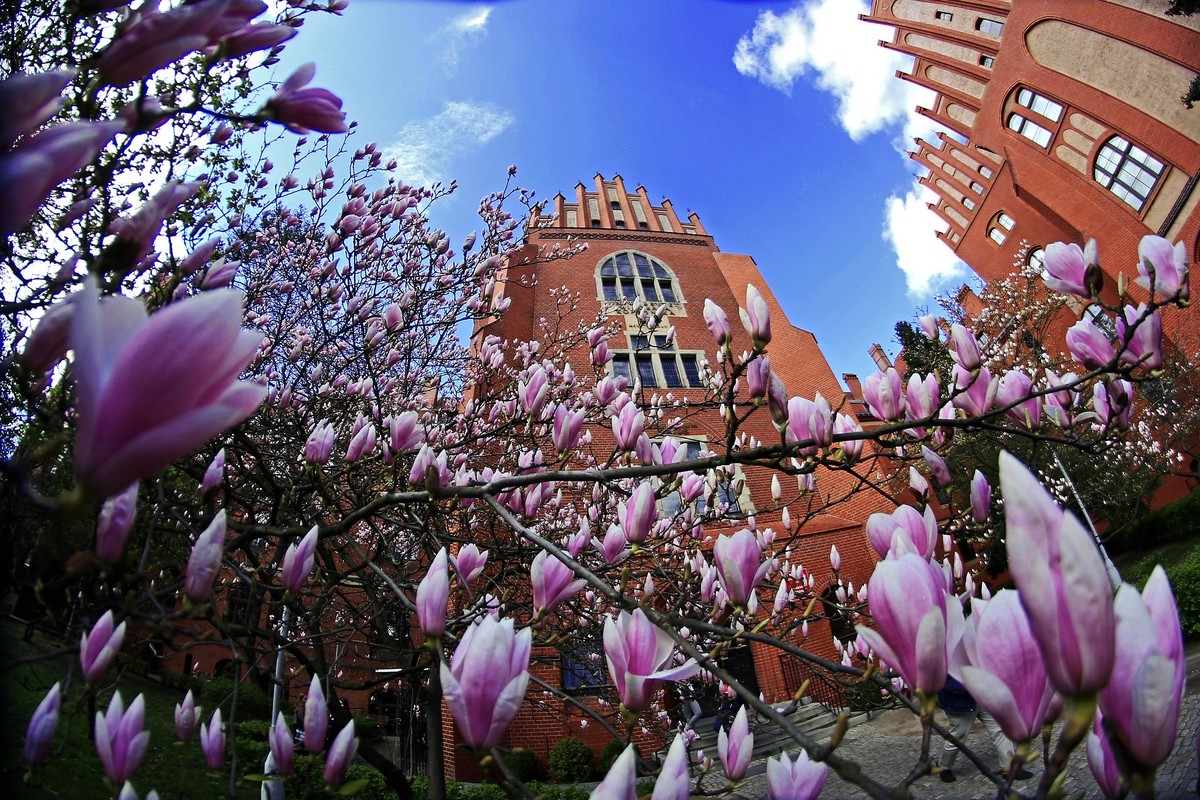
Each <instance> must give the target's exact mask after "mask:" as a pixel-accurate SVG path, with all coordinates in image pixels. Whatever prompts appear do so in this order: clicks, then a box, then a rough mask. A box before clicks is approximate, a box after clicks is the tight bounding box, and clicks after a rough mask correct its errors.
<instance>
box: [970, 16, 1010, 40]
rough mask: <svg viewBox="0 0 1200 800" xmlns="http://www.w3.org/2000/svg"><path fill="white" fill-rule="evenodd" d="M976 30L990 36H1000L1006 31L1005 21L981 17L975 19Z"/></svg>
mask: <svg viewBox="0 0 1200 800" xmlns="http://www.w3.org/2000/svg"><path fill="white" fill-rule="evenodd" d="M975 30H977V31H979V32H980V33H984V34H987V35H988V36H999V35H1000V34H1001V33H1003V32H1004V23H1003V22H1001V21H1000V20H996V19H988V18H987V17H980V18H979V19H977V20H975Z"/></svg>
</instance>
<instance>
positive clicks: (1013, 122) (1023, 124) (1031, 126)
mask: <svg viewBox="0 0 1200 800" xmlns="http://www.w3.org/2000/svg"><path fill="white" fill-rule="evenodd" d="M1008 129H1009V130H1011V131H1015V132H1016V133H1019V134H1021V135H1022V136H1024V137H1025V138H1026V139H1028V140H1029V141H1031V142H1033V143H1034V144H1036V145H1037V146H1038V147H1046V146H1047V145H1049V144H1050V139H1051V138H1052V137H1053V134H1051V133H1050V131H1049V130H1047V129H1046V128H1043V127H1042V126H1041V125H1038V124H1037V123H1036V122H1034V121H1033V120H1031V119H1029V118H1027V117H1023V116H1021V115H1020V114H1009V115H1008Z"/></svg>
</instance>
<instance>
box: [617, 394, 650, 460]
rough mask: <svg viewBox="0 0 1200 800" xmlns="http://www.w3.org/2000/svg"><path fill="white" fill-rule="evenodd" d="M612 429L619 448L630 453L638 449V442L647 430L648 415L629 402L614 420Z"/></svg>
mask: <svg viewBox="0 0 1200 800" xmlns="http://www.w3.org/2000/svg"><path fill="white" fill-rule="evenodd" d="M612 428H613V437H614V438H615V439H616V440H617V447H618V448H619V449H621V450H624V451H625V452H630V451H632V450H633V449H634V448H635V447H637V440H638V438H639V437H640V436H641V435H642V431H644V430H645V428H646V415H645V413H643V412H642V410H641V409H640V408H638V407H637V404H636V403H633V402H628V403H626V404H625V405H623V406H621V410H620V411H618V412H617V414H616V415H615V416H614V417H613V418H612Z"/></svg>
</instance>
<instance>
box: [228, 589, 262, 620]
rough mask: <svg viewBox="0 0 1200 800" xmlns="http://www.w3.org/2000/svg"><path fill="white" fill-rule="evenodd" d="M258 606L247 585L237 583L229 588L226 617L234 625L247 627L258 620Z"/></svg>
mask: <svg viewBox="0 0 1200 800" xmlns="http://www.w3.org/2000/svg"><path fill="white" fill-rule="evenodd" d="M257 611H258V607H257V606H255V604H254V593H253V592H251V591H250V588H249V587H248V586H243V585H242V584H240V583H239V584H237V585H235V586H234V587H232V588H231V589H230V590H229V605H228V607H227V610H226V612H225V617H226V619H227V620H228V621H229V622H231V623H232V624H234V625H244V626H246V627H249V626H251V625H253V624H254V623H256V622H257V621H258V614H257V613H256V612H257Z"/></svg>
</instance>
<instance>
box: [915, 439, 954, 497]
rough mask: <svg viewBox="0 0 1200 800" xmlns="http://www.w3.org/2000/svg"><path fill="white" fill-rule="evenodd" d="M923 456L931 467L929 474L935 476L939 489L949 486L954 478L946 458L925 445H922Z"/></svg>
mask: <svg viewBox="0 0 1200 800" xmlns="http://www.w3.org/2000/svg"><path fill="white" fill-rule="evenodd" d="M921 456H922V457H923V458H924V459H925V466H927V467H929V476H930V477H931V478H933V483H934V485H935V486H937V487H938V488H939V489H945V488H947V487H948V486H949V485H950V484H951V482H952V481H953V478H951V477H950V467H949V466H947V465H946V460H945V459H944V458H942V457H941V456H940V455H938V454H937V453H935V452H934V451H933V450H931V449H929V448H928V447H926V446H925V445H921Z"/></svg>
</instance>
